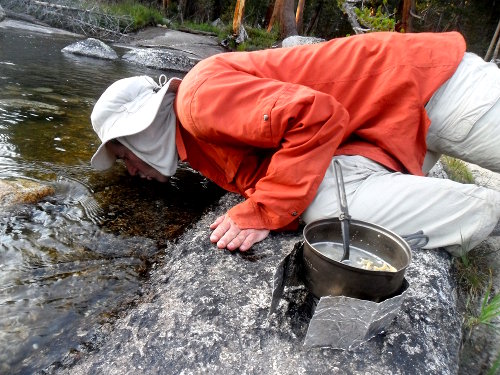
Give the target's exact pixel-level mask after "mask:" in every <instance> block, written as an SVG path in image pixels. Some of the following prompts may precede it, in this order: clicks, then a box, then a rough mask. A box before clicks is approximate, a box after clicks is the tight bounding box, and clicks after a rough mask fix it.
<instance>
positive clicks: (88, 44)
mask: <svg viewBox="0 0 500 375" xmlns="http://www.w3.org/2000/svg"><path fill="white" fill-rule="evenodd" d="M62 52H68V53H73V54H75V55H82V56H88V57H96V58H99V59H106V60H115V59H117V58H118V55H117V53H116V52H115V51H114V50H113V48H111V47H110V46H108V45H107V44H106V43H104V42H101V41H100V40H98V39H94V38H88V39H85V40H80V41H78V42H76V43H73V44H70V45H69V46H66V47H64V48H63V49H62Z"/></svg>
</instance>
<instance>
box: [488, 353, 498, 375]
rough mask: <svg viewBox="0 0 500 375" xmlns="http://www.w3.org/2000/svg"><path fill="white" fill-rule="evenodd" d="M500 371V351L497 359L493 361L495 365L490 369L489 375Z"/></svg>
mask: <svg viewBox="0 0 500 375" xmlns="http://www.w3.org/2000/svg"><path fill="white" fill-rule="evenodd" d="M498 373H500V353H498V355H497V357H496V359H495V361H493V365H492V366H491V368H490V369H489V370H488V372H487V375H495V374H498Z"/></svg>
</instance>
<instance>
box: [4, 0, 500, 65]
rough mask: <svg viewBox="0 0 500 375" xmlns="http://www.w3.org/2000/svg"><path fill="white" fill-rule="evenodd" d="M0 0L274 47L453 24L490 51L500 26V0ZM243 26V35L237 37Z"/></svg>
mask: <svg viewBox="0 0 500 375" xmlns="http://www.w3.org/2000/svg"><path fill="white" fill-rule="evenodd" d="M0 5H2V6H3V7H4V8H5V9H9V10H11V11H15V12H19V13H22V14H31V15H33V16H34V17H35V18H37V19H39V20H43V21H44V22H47V23H48V24H51V25H52V26H55V27H61V28H65V29H72V30H73V31H76V32H79V33H83V34H85V35H87V36H94V37H100V38H102V39H110V38H106V37H103V35H104V32H105V31H112V32H108V33H107V35H106V36H112V38H114V39H116V38H118V37H119V36H120V34H127V33H129V32H131V31H135V30H137V29H140V28H144V27H146V26H150V25H154V26H156V25H158V24H162V25H166V26H167V27H171V28H186V27H187V28H195V29H197V30H205V31H208V32H212V33H216V34H217V35H218V36H219V37H220V39H224V38H225V37H227V36H229V39H230V41H231V40H232V41H233V43H229V44H228V45H229V47H232V48H233V49H240V50H248V49H259V48H267V47H271V45H273V44H275V43H276V42H279V41H280V40H282V39H284V38H285V37H287V36H291V35H303V36H314V37H319V38H323V39H332V38H335V37H343V36H346V35H352V34H356V33H363V32H371V31H401V32H424V31H431V32H444V31H451V30H455V31H459V32H460V33H462V34H463V35H464V37H465V39H466V40H467V45H468V50H469V51H471V52H475V53H477V54H478V55H480V56H482V57H485V56H486V52H487V50H488V48H489V46H490V42H491V41H492V40H496V38H494V36H495V31H498V30H497V26H498V25H500V24H499V20H500V0H447V1H445V0H84V1H77V0H0ZM241 26H243V28H244V30H243V33H244V34H245V37H243V38H242V37H241V35H240V39H239V40H238V42H237V43H234V41H235V40H237V39H238V38H237V37H238V34H241V32H242V30H241ZM247 40H248V41H247ZM494 47H495V46H493V49H494ZM498 47H500V46H498Z"/></svg>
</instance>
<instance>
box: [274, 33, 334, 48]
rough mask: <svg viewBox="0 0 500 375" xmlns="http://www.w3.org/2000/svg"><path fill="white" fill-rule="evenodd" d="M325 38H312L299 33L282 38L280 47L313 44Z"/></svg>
mask: <svg viewBox="0 0 500 375" xmlns="http://www.w3.org/2000/svg"><path fill="white" fill-rule="evenodd" d="M324 41H325V39H322V38H314V37H310V36H300V35H292V36H289V37H288V38H285V39H283V41H282V42H281V46H282V47H294V46H300V45H302V44H315V43H321V42H324Z"/></svg>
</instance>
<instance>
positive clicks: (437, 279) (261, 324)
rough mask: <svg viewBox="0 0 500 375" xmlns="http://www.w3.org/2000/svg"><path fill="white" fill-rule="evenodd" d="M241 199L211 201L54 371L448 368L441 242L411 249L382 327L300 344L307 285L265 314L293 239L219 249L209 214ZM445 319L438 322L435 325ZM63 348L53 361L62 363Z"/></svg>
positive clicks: (450, 332)
mask: <svg viewBox="0 0 500 375" xmlns="http://www.w3.org/2000/svg"><path fill="white" fill-rule="evenodd" d="M239 201H240V198H238V197H236V196H235V195H233V194H226V195H225V196H224V197H223V198H222V199H221V204H220V206H219V207H218V208H217V209H216V210H215V211H213V212H209V213H207V214H206V215H205V216H204V217H203V218H202V219H201V220H200V221H199V222H198V223H196V224H195V225H194V226H193V227H192V228H191V229H189V230H188V231H186V233H185V234H184V235H183V236H182V237H181V238H180V239H179V240H178V241H176V242H175V243H172V244H171V245H170V246H169V247H168V248H167V249H166V251H165V255H164V259H163V262H161V265H158V266H157V267H156V268H155V269H154V270H153V271H152V274H151V278H150V282H149V284H148V285H147V286H146V287H145V291H144V294H143V296H142V299H141V302H140V303H139V304H138V305H137V306H136V307H135V308H133V309H131V310H130V311H129V312H128V313H127V314H126V315H125V316H122V317H121V318H120V319H118V320H117V321H116V322H115V324H114V325H113V327H109V326H104V327H103V328H102V329H101V331H100V332H98V333H97V334H96V338H95V342H93V343H88V345H85V347H92V346H94V347H96V348H97V349H98V350H96V351H93V352H91V353H90V354H87V355H86V356H85V355H83V353H73V354H72V355H73V356H74V357H73V359H74V360H75V361H76V360H78V358H82V359H80V360H78V361H77V362H76V364H74V365H73V366H71V367H66V368H60V369H59V370H57V371H56V372H58V373H63V374H89V373H105V374H124V373H148V374H163V373H172V374H173V373H185V374H199V373H220V374H305V373H307V374H337V373H338V374H341V373H342V374H354V373H366V374H368V373H370V374H424V373H425V374H456V373H457V371H458V368H457V367H458V352H459V347H460V340H461V316H460V314H459V313H457V307H456V305H457V290H456V286H455V280H454V279H453V278H452V277H451V275H450V267H451V258H450V256H449V255H448V254H447V253H445V252H444V251H439V250H431V251H425V250H420V251H415V252H414V258H413V261H412V264H411V266H410V267H409V268H408V269H407V273H406V278H407V280H408V282H409V283H410V289H409V290H408V295H407V297H406V299H405V300H404V301H403V304H402V308H401V310H400V311H399V313H398V314H397V315H396V318H395V319H394V321H393V322H392V324H391V325H389V326H388V327H387V328H386V331H385V333H383V334H380V335H377V336H375V337H374V338H373V339H371V340H370V341H368V342H366V343H364V344H362V345H361V346H359V347H358V348H356V349H354V350H352V351H342V350H333V349H328V348H314V349H306V348H304V346H303V341H304V338H305V334H306V330H307V326H308V322H309V320H310V317H311V315H312V314H311V306H312V304H313V302H314V299H313V298H312V296H311V294H310V293H308V292H307V290H306V289H305V288H304V287H303V286H300V285H299V286H295V287H286V288H285V292H284V296H283V298H282V299H281V301H280V303H279V305H278V307H277V310H276V311H275V313H274V314H272V315H270V316H268V312H269V307H270V303H271V294H272V282H273V274H274V271H275V268H276V266H277V264H278V263H279V262H280V260H281V259H282V258H283V257H284V256H285V255H286V254H287V253H288V252H290V251H291V250H292V248H293V246H294V244H295V243H296V242H297V241H299V240H300V239H301V234H300V233H299V232H295V233H275V234H271V235H270V237H269V238H268V239H266V240H265V241H263V242H261V243H259V244H258V245H257V246H255V248H254V249H253V250H252V251H251V252H248V253H229V252H228V251H221V250H218V249H216V248H215V246H214V245H211V244H210V242H209V236H210V230H209V228H208V226H209V224H210V223H211V222H212V221H213V220H214V219H215V218H216V217H217V216H218V215H220V214H221V213H222V212H225V211H226V210H227V209H228V208H229V207H231V206H232V205H234V204H236V203H237V202H239ZM443 327H445V328H443ZM71 362H72V359H71V357H70V356H68V358H65V359H64V360H63V361H62V363H66V364H68V363H71Z"/></svg>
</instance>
